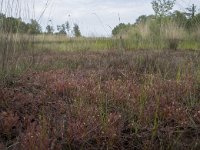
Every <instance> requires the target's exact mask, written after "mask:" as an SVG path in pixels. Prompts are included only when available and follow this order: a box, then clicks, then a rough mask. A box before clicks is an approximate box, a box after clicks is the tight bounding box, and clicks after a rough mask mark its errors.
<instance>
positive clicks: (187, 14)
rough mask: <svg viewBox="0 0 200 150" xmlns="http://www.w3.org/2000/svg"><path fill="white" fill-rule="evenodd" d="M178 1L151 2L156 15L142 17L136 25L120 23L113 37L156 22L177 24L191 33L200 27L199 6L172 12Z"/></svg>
mask: <svg viewBox="0 0 200 150" xmlns="http://www.w3.org/2000/svg"><path fill="white" fill-rule="evenodd" d="M175 2H176V0H153V1H152V2H151V4H152V8H153V10H154V12H155V14H152V15H148V16H146V15H141V16H139V17H138V18H137V19H136V21H135V23H134V24H130V23H129V24H125V23H120V24H119V25H117V26H116V27H115V28H114V29H113V30H112V35H113V36H115V35H119V34H120V33H121V32H126V31H129V29H131V28H133V27H135V26H137V25H139V24H145V23H147V22H149V21H152V20H154V22H156V24H161V23H166V22H175V23H176V24H177V25H178V26H181V27H183V28H184V29H186V30H188V31H191V30H195V28H196V27H199V26H200V13H197V6H195V5H194V4H192V5H191V6H189V7H188V8H185V11H179V10H175V11H173V12H172V11H171V10H172V9H173V7H174V5H175Z"/></svg>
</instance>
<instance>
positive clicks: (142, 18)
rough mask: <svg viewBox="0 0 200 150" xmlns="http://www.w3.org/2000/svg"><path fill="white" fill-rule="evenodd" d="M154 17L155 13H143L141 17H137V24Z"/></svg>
mask: <svg viewBox="0 0 200 150" xmlns="http://www.w3.org/2000/svg"><path fill="white" fill-rule="evenodd" d="M154 17H155V16H154V15H149V16H146V15H142V16H139V17H138V18H137V19H136V22H135V24H141V23H146V22H147V21H149V20H152V19H153V18H154Z"/></svg>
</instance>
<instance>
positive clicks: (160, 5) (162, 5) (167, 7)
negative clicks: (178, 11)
mask: <svg viewBox="0 0 200 150" xmlns="http://www.w3.org/2000/svg"><path fill="white" fill-rule="evenodd" d="M175 2H176V0H153V1H152V3H151V4H152V8H153V10H154V12H155V15H156V16H160V17H162V16H166V15H168V14H169V12H170V11H171V10H172V9H173V7H174V5H175Z"/></svg>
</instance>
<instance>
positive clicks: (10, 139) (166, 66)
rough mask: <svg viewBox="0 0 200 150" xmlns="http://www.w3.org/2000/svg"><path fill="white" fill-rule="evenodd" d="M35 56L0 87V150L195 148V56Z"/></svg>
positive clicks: (198, 62) (199, 104)
mask: <svg viewBox="0 0 200 150" xmlns="http://www.w3.org/2000/svg"><path fill="white" fill-rule="evenodd" d="M35 57H36V58H38V59H36V60H37V61H38V62H37V63H38V67H36V69H27V70H26V71H24V72H23V73H22V74H20V75H17V76H15V75H9V76H6V77H5V78H4V82H3V83H2V84H1V85H0V149H13V150H14V149H24V150H25V149H26V150H27V149H29V150H33V149H38V150H47V149H50V150H53V149H138V150H139V149H199V148H200V52H199V51H186V50H177V51H170V50H162V51H152V50H151V51H148V50H135V51H127V52H120V51H102V52H99V51H97V52H94V51H84V52H83V51H82V52H75V51H74V52H73V51H72V52H58V51H57V52H55V51H50V52H48V53H47V52H45V51H44V52H41V53H39V54H38V55H35ZM40 58H42V59H40ZM41 64H42V65H41Z"/></svg>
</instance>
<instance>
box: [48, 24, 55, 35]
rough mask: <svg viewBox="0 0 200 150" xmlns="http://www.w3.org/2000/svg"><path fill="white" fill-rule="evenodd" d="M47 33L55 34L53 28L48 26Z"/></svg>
mask: <svg viewBox="0 0 200 150" xmlns="http://www.w3.org/2000/svg"><path fill="white" fill-rule="evenodd" d="M46 31H47V33H48V34H53V32H54V29H53V26H50V25H47V26H46Z"/></svg>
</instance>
